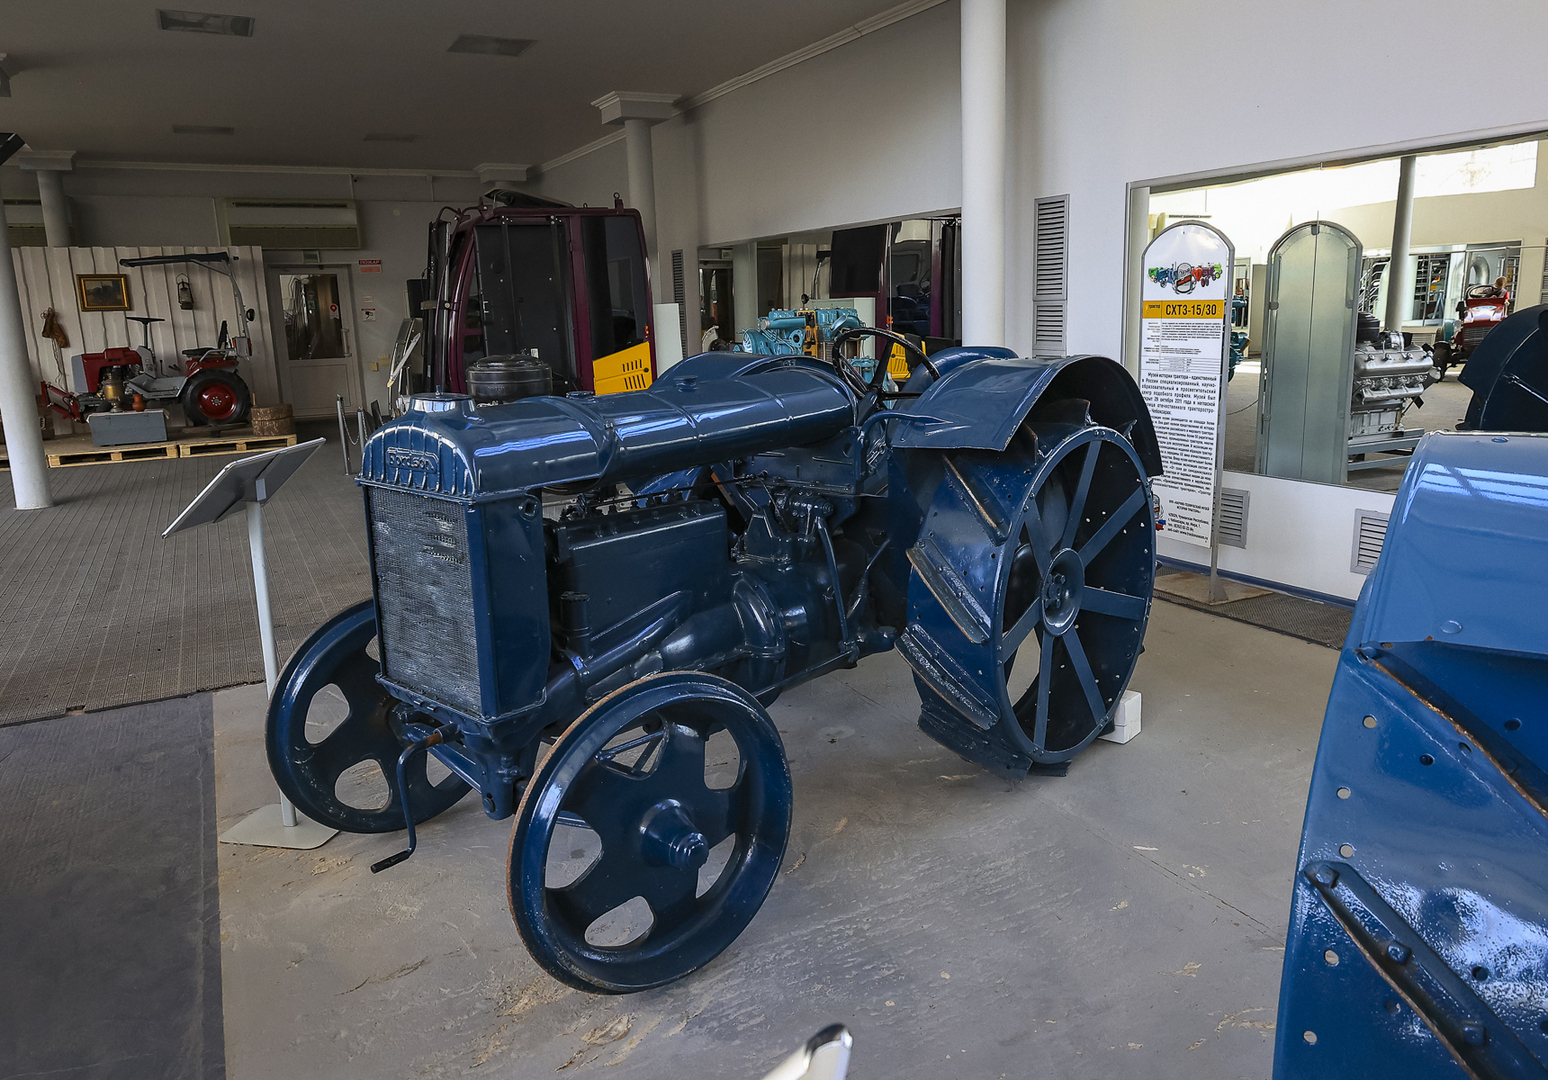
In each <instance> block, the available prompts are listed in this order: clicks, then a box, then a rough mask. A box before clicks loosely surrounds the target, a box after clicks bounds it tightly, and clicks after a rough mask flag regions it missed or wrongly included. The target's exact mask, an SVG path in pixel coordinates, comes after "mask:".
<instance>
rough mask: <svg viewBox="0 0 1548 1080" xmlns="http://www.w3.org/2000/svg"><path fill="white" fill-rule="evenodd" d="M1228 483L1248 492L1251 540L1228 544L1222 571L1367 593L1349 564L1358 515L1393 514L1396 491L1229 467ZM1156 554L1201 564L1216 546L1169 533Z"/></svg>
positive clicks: (1327, 593)
mask: <svg viewBox="0 0 1548 1080" xmlns="http://www.w3.org/2000/svg"><path fill="white" fill-rule="evenodd" d="M1222 486H1223V487H1227V488H1235V489H1238V490H1243V491H1246V492H1247V495H1248V499H1247V546H1246V547H1244V548H1237V547H1224V546H1222V547H1221V548H1220V559H1219V563H1218V565H1219V567H1220V569H1221V570H1223V571H1225V572H1226V573H1230V574H1238V575H1240V576H1242V577H1246V578H1251V579H1253V580H1255V581H1265V582H1270V583H1276V584H1285V585H1291V586H1293V587H1295V588H1297V589H1300V590H1302V591H1304V592H1309V593H1315V594H1317V595H1319V596H1323V597H1330V598H1334V599H1338V600H1348V601H1353V600H1355V599H1356V598H1358V597H1359V595H1360V587H1361V586H1362V585H1364V584H1365V576H1364V575H1363V574H1356V573H1354V572H1353V571H1351V570H1350V569H1349V566H1350V561H1351V557H1352V556H1353V554H1354V527H1355V514H1356V512H1357V511H1360V510H1374V511H1377V512H1379V513H1383V514H1390V513H1391V512H1392V504H1393V501H1394V496H1393V495H1391V494H1390V493H1385V492H1380V491H1366V490H1364V489H1363V488H1346V487H1332V486H1330V485H1328V484H1308V483H1303V482H1302V481H1299V480H1284V479H1281V478H1280V477H1277V476H1256V475H1254V474H1252V473H1238V472H1227V473H1226V474H1225V480H1224V483H1223V485H1222ZM1156 554H1157V555H1159V556H1160V557H1161V558H1162V559H1168V560H1173V561H1176V562H1181V563H1188V564H1192V565H1194V566H1204V567H1207V566H1208V565H1209V549H1208V548H1204V547H1199V546H1197V545H1195V544H1188V543H1184V542H1183V541H1181V540H1177V539H1174V538H1173V537H1171V536H1168V535H1167V534H1166V533H1165V532H1163V533H1161V535H1160V536H1159V537H1158V538H1157V543H1156Z"/></svg>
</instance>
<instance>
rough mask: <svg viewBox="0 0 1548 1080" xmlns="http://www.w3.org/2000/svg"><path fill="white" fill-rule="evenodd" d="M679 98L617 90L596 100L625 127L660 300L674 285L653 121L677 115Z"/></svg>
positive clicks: (632, 182) (633, 187) (633, 191)
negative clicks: (664, 253)
mask: <svg viewBox="0 0 1548 1080" xmlns="http://www.w3.org/2000/svg"><path fill="white" fill-rule="evenodd" d="M676 100H677V95H676V94H657V93H645V92H643V91H640V92H632V91H621V90H615V91H613V92H612V93H610V94H606V95H604V96H602V97H599V98H597V100H595V101H593V102H592V104H593V105H595V106H596V107H597V111H598V112H599V113H600V114H601V117H602V123H604V124H618V125H621V126H622V127H623V129H624V150H625V152H626V153H627V155H628V161H629V205H630V206H632V207H634V208H635V209H636V210H638V211H639V212H640V225H641V226H642V227H643V228H644V230H645V249H646V251H645V261H646V263H647V264H649V266H650V268H651V275H650V279H651V291H652V292H653V293H654V295H655V297H656V299H657V300H658V301H659V300H662V299H664V298H665V297H667V296H669V295H671V285H670V283H669V279H667V277H666V275H665V274H664V273H663V270H664V266H663V264H662V262H661V260H660V258H659V256H660V254H661V253H660V251H658V250H657V248H656V171H655V168H656V166H655V155H654V153H653V152H652V149H651V136H650V129H651V125H653V124H659V123H660V122H661V121H663V120H666V119H669V118H670V117H672V116H675V115H676V113H677V109H676V107H675V106H674V104H673V102H675V101H676Z"/></svg>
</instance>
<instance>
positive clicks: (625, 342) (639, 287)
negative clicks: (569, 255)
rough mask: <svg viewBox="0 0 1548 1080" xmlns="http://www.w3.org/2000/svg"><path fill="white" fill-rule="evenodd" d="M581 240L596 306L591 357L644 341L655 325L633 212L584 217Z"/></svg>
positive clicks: (590, 296)
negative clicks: (623, 215) (629, 213)
mask: <svg viewBox="0 0 1548 1080" xmlns="http://www.w3.org/2000/svg"><path fill="white" fill-rule="evenodd" d="M581 242H582V244H583V246H584V248H585V252H586V283H587V298H588V299H589V300H590V304H591V355H592V358H593V359H597V358H600V357H603V356H608V355H609V354H611V353H615V352H618V351H619V350H621V349H627V348H629V347H630V346H633V345H638V344H640V343H641V342H643V341H644V340H645V333H646V327H647V326H649V325H650V312H649V311H648V310H646V307H647V304H648V302H649V301H648V294H647V292H646V288H645V253H644V252H643V251H642V250H641V246H640V233H639V227H638V226H637V225H636V223H635V219H634V217H633V216H632V215H630V216H628V217H585V218H582V219H581Z"/></svg>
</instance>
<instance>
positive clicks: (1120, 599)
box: [1080, 585, 1145, 620]
mask: <svg viewBox="0 0 1548 1080" xmlns="http://www.w3.org/2000/svg"><path fill="white" fill-rule="evenodd" d="M1080 608H1081V610H1082V611H1095V612H1099V613H1101V614H1103V615H1116V616H1117V617H1118V618H1120V619H1130V620H1133V619H1139V618H1142V617H1143V616H1144V614H1145V601H1144V599H1143V598H1141V597H1138V596H1130V595H1129V594H1128V593H1121V592H1111V591H1109V590H1107V589H1099V588H1097V587H1096V586H1095V585H1087V586H1086V587H1085V588H1084V589H1082V590H1081V594H1080Z"/></svg>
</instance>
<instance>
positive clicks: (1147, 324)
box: [1140, 222, 1233, 547]
mask: <svg viewBox="0 0 1548 1080" xmlns="http://www.w3.org/2000/svg"><path fill="white" fill-rule="evenodd" d="M1232 255H1233V252H1232V247H1231V242H1230V241H1229V240H1227V239H1226V238H1225V236H1224V235H1222V234H1221V233H1220V232H1219V231H1217V230H1216V229H1213V228H1211V227H1210V226H1208V225H1201V224H1197V223H1193V222H1188V223H1184V224H1181V225H1174V226H1172V227H1171V228H1169V229H1166V230H1164V231H1163V232H1162V233H1161V235H1159V236H1157V237H1156V238H1155V239H1154V240H1152V241H1151V242H1150V246H1149V247H1148V248H1146V249H1145V258H1144V268H1145V280H1144V281H1143V282H1142V283H1141V285H1140V391H1141V392H1142V393H1143V394H1144V395H1145V404H1146V405H1148V406H1149V407H1150V415H1151V419H1152V420H1154V421H1155V426H1156V437H1157V439H1158V440H1159V441H1160V444H1161V462H1162V465H1163V467H1164V470H1165V471H1164V473H1163V475H1161V476H1158V477H1156V478H1155V480H1154V482H1153V483H1152V485H1151V487H1152V490H1153V491H1154V492H1155V494H1156V495H1157V496H1158V497H1159V498H1160V500H1161V516H1162V518H1163V519H1164V520H1165V521H1166V531H1167V532H1168V533H1169V534H1171V535H1172V536H1175V537H1176V538H1177V539H1179V540H1184V541H1186V542H1188V543H1190V544H1199V545H1201V546H1203V547H1208V546H1209V545H1210V538H1211V537H1210V534H1211V530H1212V526H1213V524H1214V518H1215V495H1216V487H1217V482H1218V478H1219V467H1220V435H1221V426H1222V425H1221V416H1220V412H1221V406H1222V404H1223V402H1224V399H1225V381H1226V379H1225V371H1226V368H1225V362H1226V350H1227V348H1228V344H1227V343H1228V342H1229V341H1230V338H1229V337H1228V333H1229V331H1228V328H1227V319H1228V313H1229V305H1228V303H1227V301H1228V300H1229V295H1228V293H1227V290H1228V289H1229V288H1230V285H1231V280H1230V275H1229V273H1228V272H1227V271H1229V269H1230V267H1231V265H1232V261H1231V260H1232Z"/></svg>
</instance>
